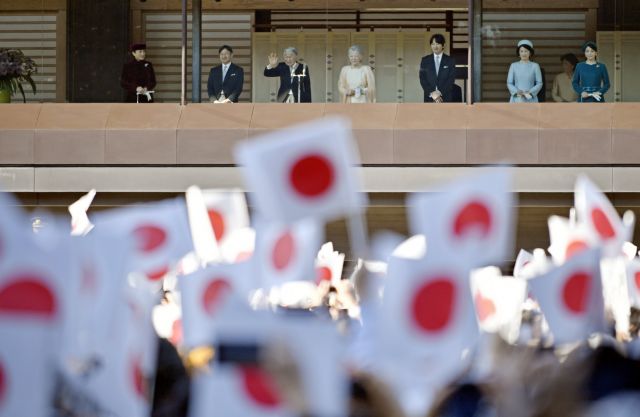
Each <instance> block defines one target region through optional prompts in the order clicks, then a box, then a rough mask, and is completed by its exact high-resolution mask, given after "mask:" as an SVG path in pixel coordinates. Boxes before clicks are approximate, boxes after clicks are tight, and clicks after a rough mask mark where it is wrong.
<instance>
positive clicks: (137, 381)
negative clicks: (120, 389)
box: [131, 359, 147, 400]
mask: <svg viewBox="0 0 640 417" xmlns="http://www.w3.org/2000/svg"><path fill="white" fill-rule="evenodd" d="M131 379H132V381H133V391H134V392H135V393H136V395H137V396H138V397H140V398H141V399H143V400H146V399H147V396H146V391H147V390H146V381H145V377H144V373H143V372H142V366H141V365H140V360H139V359H134V360H133V361H132V362H131Z"/></svg>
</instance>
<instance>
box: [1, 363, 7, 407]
mask: <svg viewBox="0 0 640 417" xmlns="http://www.w3.org/2000/svg"><path fill="white" fill-rule="evenodd" d="M6 379H7V377H6V376H5V373H4V368H3V367H2V362H0V404H2V402H3V401H4V392H5V391H6V386H7V382H6Z"/></svg>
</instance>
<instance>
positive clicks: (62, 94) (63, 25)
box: [56, 10, 67, 103]
mask: <svg viewBox="0 0 640 417" xmlns="http://www.w3.org/2000/svg"><path fill="white" fill-rule="evenodd" d="M65 101H67V11H66V10H58V16H57V18H56V102H58V103H64V102H65Z"/></svg>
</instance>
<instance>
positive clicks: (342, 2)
mask: <svg viewBox="0 0 640 417" xmlns="http://www.w3.org/2000/svg"><path fill="white" fill-rule="evenodd" d="M188 3H189V8H191V1H189V2H188ZM466 5H467V2H466V0H365V1H361V0H294V1H289V0H220V1H216V0H204V1H203V2H202V9H203V10H278V9H287V10H291V9H293V10H295V9H304V10H325V9H327V7H328V8H329V9H334V10H363V9H373V8H375V9H405V8H406V9H433V8H435V9H461V8H466ZM131 7H132V8H137V9H141V10H179V9H180V0H146V1H145V2H140V0H133V1H132V2H131Z"/></svg>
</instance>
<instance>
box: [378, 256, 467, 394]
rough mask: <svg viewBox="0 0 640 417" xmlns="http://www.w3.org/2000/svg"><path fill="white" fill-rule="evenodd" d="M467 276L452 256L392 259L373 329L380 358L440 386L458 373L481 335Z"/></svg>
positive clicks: (464, 269)
mask: <svg viewBox="0 0 640 417" xmlns="http://www.w3.org/2000/svg"><path fill="white" fill-rule="evenodd" d="M469 271H470V269H469V268H468V267H467V266H465V265H464V262H460V260H456V259H454V258H451V257H447V258H427V259H424V260H418V261H416V260H411V259H402V258H397V257H392V258H391V260H390V262H389V268H388V279H387V280H386V283H387V284H386V287H385V292H384V300H383V303H382V306H381V310H380V314H379V316H378V322H377V323H376V330H375V334H376V336H375V337H376V339H377V341H376V345H377V348H378V349H379V352H380V355H381V356H380V357H379V359H380V360H381V361H384V360H386V359H385V358H393V361H392V362H393V363H395V365H393V364H392V367H393V368H395V369H398V370H399V369H405V371H406V372H408V373H410V375H413V376H414V377H415V376H416V375H417V376H418V377H420V378H426V379H428V380H430V381H431V383H435V384H438V385H443V384H445V383H447V382H448V381H449V380H450V379H451V378H452V377H453V376H454V375H456V374H457V373H458V372H460V371H461V370H462V368H463V367H464V366H465V364H464V361H462V358H461V355H462V352H463V350H465V349H466V348H469V347H471V346H473V345H474V344H475V342H476V339H477V336H478V334H479V333H478V323H477V320H476V315H475V311H474V307H473V299H472V296H471V288H470V283H469ZM394 372H395V371H394ZM404 376H406V377H409V376H407V375H404Z"/></svg>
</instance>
